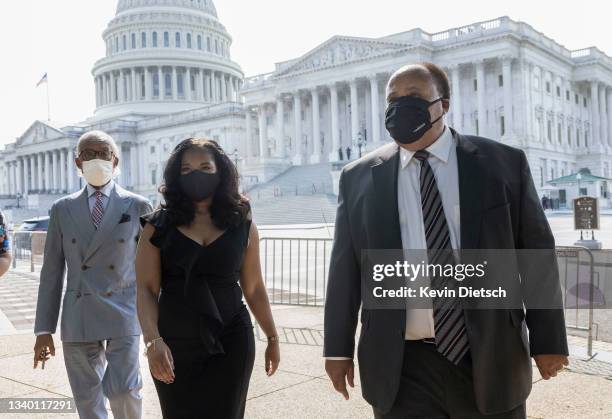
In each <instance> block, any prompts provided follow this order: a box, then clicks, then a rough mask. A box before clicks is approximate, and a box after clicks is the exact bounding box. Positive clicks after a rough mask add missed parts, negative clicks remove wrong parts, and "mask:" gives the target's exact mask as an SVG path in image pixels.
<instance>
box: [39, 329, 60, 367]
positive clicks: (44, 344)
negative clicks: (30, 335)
mask: <svg viewBox="0 0 612 419" xmlns="http://www.w3.org/2000/svg"><path fill="white" fill-rule="evenodd" d="M46 349H48V351H45V350H46ZM43 353H45V355H44V357H41V354H43ZM50 355H53V356H55V345H54V344H53V336H51V335H39V336H36V343H35V344H34V368H36V366H37V365H38V362H39V361H42V360H43V359H44V360H45V361H48V360H49V359H50V358H51V356H50Z"/></svg>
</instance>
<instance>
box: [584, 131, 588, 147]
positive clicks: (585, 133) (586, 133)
mask: <svg viewBox="0 0 612 419" xmlns="http://www.w3.org/2000/svg"><path fill="white" fill-rule="evenodd" d="M584 146H585V147H588V146H589V132H588V131H586V130H585V131H584Z"/></svg>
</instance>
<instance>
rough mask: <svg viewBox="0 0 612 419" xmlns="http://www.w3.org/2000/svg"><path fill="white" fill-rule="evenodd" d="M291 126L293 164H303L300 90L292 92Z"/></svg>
mask: <svg viewBox="0 0 612 419" xmlns="http://www.w3.org/2000/svg"><path fill="white" fill-rule="evenodd" d="M293 119H294V122H293V124H294V125H293V127H294V130H295V131H294V134H293V135H294V137H295V138H294V144H295V149H294V150H293V152H294V153H293V164H296V165H301V164H304V151H303V150H302V97H301V96H300V91H299V90H297V91H295V92H294V93H293Z"/></svg>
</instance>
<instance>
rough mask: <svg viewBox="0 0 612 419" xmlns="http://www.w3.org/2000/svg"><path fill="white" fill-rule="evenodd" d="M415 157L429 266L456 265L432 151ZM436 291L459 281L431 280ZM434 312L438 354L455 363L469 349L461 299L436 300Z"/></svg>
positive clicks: (442, 298) (422, 151)
mask: <svg viewBox="0 0 612 419" xmlns="http://www.w3.org/2000/svg"><path fill="white" fill-rule="evenodd" d="M414 157H415V158H416V159H417V160H419V161H420V162H421V174H420V183H421V208H422V209H423V223H424V226H425V238H426V240H427V250H428V255H429V263H430V264H440V265H446V264H454V263H455V262H454V258H453V252H452V247H451V242H450V231H449V229H448V224H447V223H446V217H445V216H444V208H443V207H442V199H441V197H440V192H439V191H438V185H437V184H436V178H435V176H434V172H433V170H432V169H431V166H430V165H429V162H428V161H427V158H428V157H429V152H427V151H425V150H419V151H417V152H416V153H414ZM431 280H432V287H433V288H434V289H444V287H445V286H446V287H447V288H448V289H455V288H456V287H455V285H456V281H454V280H445V278H440V277H434V278H431ZM432 305H433V312H434V330H435V340H436V347H437V349H438V352H439V353H440V354H442V356H444V357H445V358H446V359H448V360H449V361H450V362H452V363H453V364H458V363H459V361H461V359H462V358H463V356H464V355H465V354H466V353H467V351H468V350H469V342H468V337H467V332H466V330H465V319H464V317H463V310H462V309H461V307H460V305H459V299H458V298H450V297H435V298H434V299H433V301H432Z"/></svg>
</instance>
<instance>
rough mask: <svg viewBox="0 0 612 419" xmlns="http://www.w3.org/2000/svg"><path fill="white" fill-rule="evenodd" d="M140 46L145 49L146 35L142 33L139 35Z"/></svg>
mask: <svg viewBox="0 0 612 419" xmlns="http://www.w3.org/2000/svg"><path fill="white" fill-rule="evenodd" d="M140 45H141V46H142V47H143V48H146V47H147V33H146V32H143V33H141V34H140Z"/></svg>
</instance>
